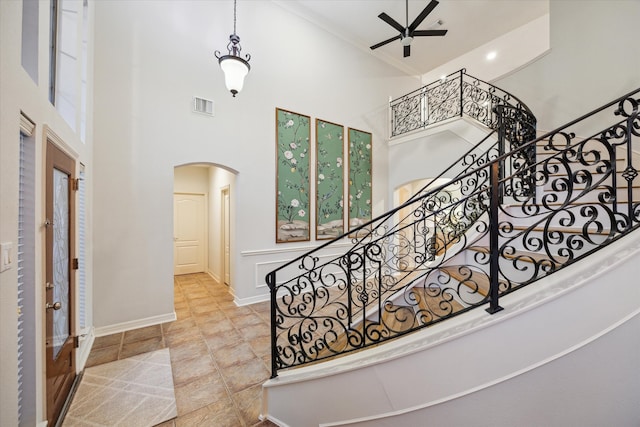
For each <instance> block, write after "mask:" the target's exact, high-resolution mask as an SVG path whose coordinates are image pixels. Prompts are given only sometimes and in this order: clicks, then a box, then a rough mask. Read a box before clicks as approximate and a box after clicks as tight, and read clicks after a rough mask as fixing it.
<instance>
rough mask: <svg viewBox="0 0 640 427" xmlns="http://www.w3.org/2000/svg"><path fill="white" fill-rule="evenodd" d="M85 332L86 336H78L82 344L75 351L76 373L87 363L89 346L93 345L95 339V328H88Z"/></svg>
mask: <svg viewBox="0 0 640 427" xmlns="http://www.w3.org/2000/svg"><path fill="white" fill-rule="evenodd" d="M85 330H86V329H85ZM86 334H87V336H86V337H84V338H82V336H81V337H80V341H82V344H81V345H80V348H79V349H78V350H77V351H76V373H80V372H82V370H84V367H85V365H86V364H87V359H89V354H90V353H91V347H93V341H95V339H96V336H95V328H93V327H91V328H88V331H87V332H86Z"/></svg>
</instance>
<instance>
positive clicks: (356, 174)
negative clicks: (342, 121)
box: [348, 128, 372, 231]
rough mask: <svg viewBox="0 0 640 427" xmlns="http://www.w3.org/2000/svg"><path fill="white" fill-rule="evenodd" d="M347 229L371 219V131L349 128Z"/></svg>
mask: <svg viewBox="0 0 640 427" xmlns="http://www.w3.org/2000/svg"><path fill="white" fill-rule="evenodd" d="M348 133H349V231H351V230H353V229H355V228H357V227H359V226H360V225H362V224H364V223H366V222H368V221H370V220H371V206H372V205H371V203H372V202H371V200H372V197H371V195H372V188H371V176H372V174H371V158H372V156H371V153H372V146H371V133H369V132H364V131H361V130H357V129H351V128H349V131H348Z"/></svg>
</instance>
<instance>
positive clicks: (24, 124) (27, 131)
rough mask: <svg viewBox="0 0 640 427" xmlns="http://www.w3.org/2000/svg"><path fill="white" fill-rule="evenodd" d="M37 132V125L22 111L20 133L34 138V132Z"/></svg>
mask: <svg viewBox="0 0 640 427" xmlns="http://www.w3.org/2000/svg"><path fill="white" fill-rule="evenodd" d="M35 130H36V124H35V123H34V122H33V121H32V120H31V119H30V118H29V117H27V115H26V114H24V113H23V112H22V111H20V131H21V132H22V133H23V134H24V135H25V136H33V132H35Z"/></svg>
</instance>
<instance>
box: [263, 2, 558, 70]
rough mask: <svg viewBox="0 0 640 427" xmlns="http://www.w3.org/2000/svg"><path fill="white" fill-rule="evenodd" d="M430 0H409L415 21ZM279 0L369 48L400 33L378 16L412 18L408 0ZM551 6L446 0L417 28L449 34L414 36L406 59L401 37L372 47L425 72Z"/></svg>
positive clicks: (399, 63)
mask: <svg viewBox="0 0 640 427" xmlns="http://www.w3.org/2000/svg"><path fill="white" fill-rule="evenodd" d="M429 2H430V1H429V0H409V1H408V3H409V5H408V15H409V16H408V22H409V24H411V22H413V20H414V18H415V17H416V16H418V15H419V14H420V12H422V10H423V9H424V8H425V7H426V6H427V5H428V4H429ZM276 3H278V4H280V5H281V6H283V7H285V8H287V9H289V10H290V11H292V12H294V13H296V14H298V15H300V16H302V17H304V18H306V19H308V20H309V21H311V22H313V23H315V24H317V25H320V26H322V27H324V28H325V29H327V30H328V31H330V32H332V33H334V34H336V35H337V36H339V37H341V38H343V39H345V40H347V41H349V42H351V43H352V44H354V45H356V46H359V47H361V48H362V49H367V50H369V46H372V45H374V44H376V43H378V42H381V41H383V40H386V39H389V38H391V37H394V36H396V35H398V34H399V33H398V31H396V30H395V29H394V28H392V27H391V26H390V25H389V24H387V23H385V22H384V21H382V20H381V19H380V18H378V15H379V14H380V13H382V12H385V13H386V14H387V15H389V16H390V17H391V18H393V19H394V20H396V21H397V22H398V23H400V24H401V25H402V26H406V21H407V19H406V8H405V0H279V1H276ZM548 11H549V1H548V0H440V3H439V4H438V5H437V6H436V8H435V9H433V11H432V12H431V13H430V14H429V15H428V16H427V18H426V19H425V20H424V21H423V22H422V24H420V25H419V26H418V28H417V29H419V30H433V29H446V30H448V33H447V35H446V36H444V37H416V38H414V40H413V41H412V43H411V56H410V57H408V58H403V54H402V45H401V42H400V41H399V40H396V41H393V42H391V43H389V44H387V45H385V46H382V47H380V48H378V49H376V50H373V51H370V52H371V54H372V55H375V56H377V57H379V58H380V59H381V60H384V61H386V62H388V63H390V64H392V65H394V66H396V67H398V68H400V69H402V70H403V71H406V72H408V73H411V74H416V75H418V74H424V73H426V72H428V71H430V70H432V69H434V68H435V67H437V66H439V65H441V64H443V63H445V62H448V61H450V60H452V59H454V58H456V57H458V56H460V55H462V54H464V53H466V52H469V51H471V50H473V49H475V48H477V47H479V46H481V45H483V44H485V43H487V42H489V41H491V40H493V39H495V38H496V37H498V36H500V35H502V34H504V33H506V32H508V31H510V30H513V29H515V28H517V27H519V26H522V25H524V24H526V23H528V22H530V21H532V20H534V19H536V18H538V17H540V16H542V15H545V14H547V13H548ZM438 21H441V22H442V25H439V24H438Z"/></svg>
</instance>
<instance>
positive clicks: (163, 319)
mask: <svg viewBox="0 0 640 427" xmlns="http://www.w3.org/2000/svg"><path fill="white" fill-rule="evenodd" d="M177 318H178V317H177V316H176V312H175V311H172V312H171V313H167V314H161V315H159V316H152V317H147V318H144V319H137V320H130V321H128V322H122V323H116V324H114V325H109V326H101V327H98V328H95V330H94V335H95V337H96V338H98V337H103V336H105V335H111V334H117V333H119V332H125V331H130V330H132V329H138V328H145V327H147V326H154V325H159V324H161V323H167V322H173V321H175V320H176V319H177Z"/></svg>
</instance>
